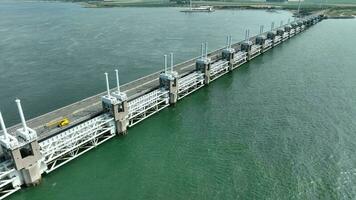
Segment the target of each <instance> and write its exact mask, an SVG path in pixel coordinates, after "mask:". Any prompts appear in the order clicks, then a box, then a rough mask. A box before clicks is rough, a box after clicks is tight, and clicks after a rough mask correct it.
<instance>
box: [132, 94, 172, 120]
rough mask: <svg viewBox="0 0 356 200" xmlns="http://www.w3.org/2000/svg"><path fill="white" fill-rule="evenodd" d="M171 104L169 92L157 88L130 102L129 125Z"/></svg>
mask: <svg viewBox="0 0 356 200" xmlns="http://www.w3.org/2000/svg"><path fill="white" fill-rule="evenodd" d="M167 106H169V92H168V91H166V90H161V89H156V90H154V91H152V92H150V93H147V94H145V95H143V96H141V97H139V98H137V99H134V100H132V101H129V102H128V107H129V127H131V126H133V125H135V124H137V123H139V122H141V121H142V120H144V119H146V118H148V117H149V116H151V115H153V114H155V113H157V112H158V111H160V110H162V109H163V108H165V107H167Z"/></svg>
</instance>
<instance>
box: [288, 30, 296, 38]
mask: <svg viewBox="0 0 356 200" xmlns="http://www.w3.org/2000/svg"><path fill="white" fill-rule="evenodd" d="M294 35H295V30H294V29H291V30H290V32H289V37H290V38H291V37H293V36H294Z"/></svg>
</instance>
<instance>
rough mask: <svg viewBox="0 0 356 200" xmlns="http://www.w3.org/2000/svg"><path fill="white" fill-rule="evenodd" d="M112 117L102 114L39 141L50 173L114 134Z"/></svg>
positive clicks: (47, 171)
mask: <svg viewBox="0 0 356 200" xmlns="http://www.w3.org/2000/svg"><path fill="white" fill-rule="evenodd" d="M115 130H116V129H115V124H114V118H112V117H110V115H108V114H102V115H100V116H97V117H95V118H93V119H91V120H88V121H86V122H84V123H82V124H79V125H76V126H75V127H73V128H70V129H68V130H67V131H64V132H62V133H60V134H58V135H55V136H53V137H50V138H48V139H46V140H44V141H41V142H40V143H39V145H40V148H41V149H40V151H41V154H42V156H43V158H42V159H43V161H44V163H45V164H46V165H47V170H45V172H46V173H50V172H52V171H53V170H55V169H57V168H58V167H60V166H62V165H64V164H66V163H67V162H69V161H71V160H73V159H75V158H77V157H78V156H80V155H81V154H83V153H85V152H87V151H89V150H91V149H92V148H94V147H96V146H97V145H99V144H102V143H103V142H105V141H107V140H108V139H110V138H112V137H114V136H115Z"/></svg>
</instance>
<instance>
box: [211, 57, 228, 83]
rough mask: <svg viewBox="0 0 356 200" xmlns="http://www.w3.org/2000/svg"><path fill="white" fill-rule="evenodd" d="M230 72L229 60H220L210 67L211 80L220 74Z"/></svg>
mask: <svg viewBox="0 0 356 200" xmlns="http://www.w3.org/2000/svg"><path fill="white" fill-rule="evenodd" d="M227 72H229V61H227V60H219V61H217V62H215V63H213V64H212V65H211V67H210V78H211V81H213V80H216V79H217V78H219V77H220V76H222V75H224V74H226V73H227Z"/></svg>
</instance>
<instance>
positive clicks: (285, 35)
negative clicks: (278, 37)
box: [282, 32, 289, 42]
mask: <svg viewBox="0 0 356 200" xmlns="http://www.w3.org/2000/svg"><path fill="white" fill-rule="evenodd" d="M288 38H289V32H284V33H283V35H282V41H283V42H284V41H286V40H288Z"/></svg>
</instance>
